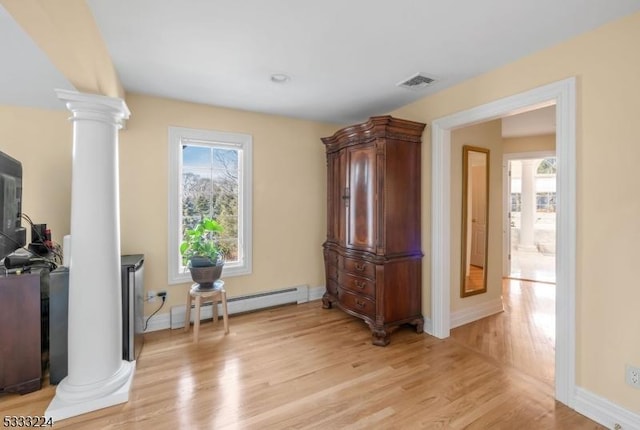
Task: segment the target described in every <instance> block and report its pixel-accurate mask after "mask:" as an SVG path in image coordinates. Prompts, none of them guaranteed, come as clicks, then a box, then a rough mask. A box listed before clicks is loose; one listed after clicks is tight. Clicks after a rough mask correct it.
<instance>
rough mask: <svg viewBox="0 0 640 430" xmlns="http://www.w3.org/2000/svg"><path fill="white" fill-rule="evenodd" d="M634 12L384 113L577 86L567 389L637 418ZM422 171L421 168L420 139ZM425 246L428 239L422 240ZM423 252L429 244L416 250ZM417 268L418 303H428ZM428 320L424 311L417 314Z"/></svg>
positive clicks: (639, 150)
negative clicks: (628, 377)
mask: <svg viewBox="0 0 640 430" xmlns="http://www.w3.org/2000/svg"><path fill="white" fill-rule="evenodd" d="M638 40H640V13H636V14H633V15H631V16H628V17H626V18H623V19H621V20H618V21H616V22H613V23H610V24H608V25H605V26H603V27H601V28H598V29H596V30H594V31H592V32H589V33H587V34H584V35H582V36H579V37H576V38H574V39H571V40H569V41H567V42H565V43H561V44H559V45H556V46H554V47H551V48H549V49H546V50H543V51H541V52H539V53H536V54H533V55H530V56H528V57H525V58H523V59H521V60H519V61H516V62H514V63H511V64H508V65H506V66H503V67H500V68H499V69H496V70H494V71H491V72H488V73H486V74H484V75H482V76H479V77H477V78H475V79H470V80H468V81H466V82H464V83H462V84H460V85H457V86H454V87H452V88H449V89H447V90H444V91H441V92H439V93H437V94H435V95H432V96H430V97H426V98H424V99H422V100H419V101H418V102H415V103H413V104H411V105H408V106H405V107H404V108H401V109H398V110H396V111H394V112H393V114H394V115H396V116H398V117H401V118H407V119H411V120H416V121H423V122H427V123H431V122H432V121H433V120H434V119H437V118H440V117H444V116H447V115H450V114H453V113H456V112H460V111H463V110H466V109H469V108H472V107H475V106H479V105H482V104H485V103H488V102H491V101H494V100H497V99H500V98H502V97H506V96H510V95H513V94H517V93H520V92H523V91H527V90H529V89H531V88H535V87H539V86H542V85H545V84H548V83H551V82H556V81H559V80H562V79H565V78H567V77H570V76H575V77H576V78H577V118H576V122H577V130H576V132H577V145H576V146H577V148H576V150H577V154H576V157H577V162H576V168H577V195H576V203H577V214H578V217H577V225H576V231H577V261H576V265H577V269H576V270H577V273H576V319H577V321H576V325H577V333H576V368H577V374H576V382H577V384H578V385H579V386H581V387H584V388H585V389H587V390H588V391H590V392H592V393H594V394H596V395H598V396H601V397H604V398H605V399H608V400H609V401H611V402H614V403H616V404H618V405H620V406H622V407H625V408H627V409H628V410H630V411H633V412H635V413H640V390H637V389H633V388H631V387H630V386H628V385H626V384H625V382H624V372H625V364H627V363H630V364H634V365H636V366H640V342H639V341H638V333H640V318H638V316H637V315H638V312H637V304H638V303H640V288H639V287H638V281H637V279H638V275H637V272H636V270H635V268H636V266H637V262H636V260H637V244H638V241H639V240H640V223H638V222H637V220H638V217H639V216H640V198H639V197H638V192H637V188H638V178H637V170H638V166H637V164H638V160H639V159H640V145H638V131H637V121H638V115H639V110H638V100H640V78H639V77H640V50H639V49H638V48H637V43H636V42H637V41H638ZM424 138H425V146H424V150H423V154H425V156H424V157H425V158H424V172H425V173H426V172H429V166H430V164H431V156H430V151H431V145H430V139H431V136H430V135H429V133H428V132H426V133H425V136H424ZM423 177H424V178H426V179H425V181H424V184H423V185H424V188H423V190H424V194H423V202H424V208H423V209H424V210H423V214H425V215H424V219H423V225H424V226H425V227H426V228H427V229H428V226H429V225H430V220H429V218H428V216H429V213H430V207H429V205H430V201H431V198H430V186H431V184H430V181H429V180H428V178H429V175H428V174H425V175H423ZM425 239H428V234H426V235H425ZM423 243H424V244H425V247H427V248H428V246H429V242H428V241H427V242H423ZM428 260H429V259H428V258H427V259H425V265H424V279H425V280H426V282H425V287H424V291H423V296H425V297H429V295H430V294H431V291H430V287H429V284H428V280H429V279H430V266H429V264H428ZM424 310H425V312H426V313H428V312H429V308H428V307H425V308H424Z"/></svg>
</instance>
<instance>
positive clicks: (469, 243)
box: [460, 145, 489, 297]
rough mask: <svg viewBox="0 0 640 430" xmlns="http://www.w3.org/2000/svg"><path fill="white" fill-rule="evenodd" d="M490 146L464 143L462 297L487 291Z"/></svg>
mask: <svg viewBox="0 0 640 430" xmlns="http://www.w3.org/2000/svg"><path fill="white" fill-rule="evenodd" d="M488 191H489V150H488V149H486V148H478V147H474V146H468V145H465V146H463V147H462V247H461V249H462V260H461V261H462V264H461V276H460V279H461V283H460V284H461V285H460V297H467V296H472V295H474V294H480V293H484V292H486V291H487V249H488V243H487V237H488V225H489V192H488Z"/></svg>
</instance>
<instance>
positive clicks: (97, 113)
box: [55, 90, 131, 128]
mask: <svg viewBox="0 0 640 430" xmlns="http://www.w3.org/2000/svg"><path fill="white" fill-rule="evenodd" d="M55 91H56V94H57V95H58V98H59V99H60V100H62V101H63V102H65V104H66V106H67V109H69V111H71V113H72V114H73V116H72V117H71V118H69V119H70V120H72V121H75V120H93V121H101V122H107V123H109V124H114V125H116V126H117V127H118V128H122V127H124V122H125V120H127V119H128V118H129V116H130V115H131V112H130V111H129V108H128V107H127V104H126V103H125V101H124V100H122V99H119V98H114V97H108V96H103V95H99V94H87V93H81V92H78V91H69V90H55Z"/></svg>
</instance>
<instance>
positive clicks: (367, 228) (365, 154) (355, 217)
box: [347, 145, 377, 252]
mask: <svg viewBox="0 0 640 430" xmlns="http://www.w3.org/2000/svg"><path fill="white" fill-rule="evenodd" d="M348 163H349V165H348V171H349V182H348V185H347V186H348V197H349V198H348V204H349V208H348V211H347V214H348V217H347V226H348V229H347V246H349V247H351V248H354V249H359V250H362V251H370V252H375V247H376V228H377V211H376V201H377V190H376V185H377V172H376V170H377V169H376V168H377V164H376V147H375V145H367V146H359V147H352V148H349V149H348Z"/></svg>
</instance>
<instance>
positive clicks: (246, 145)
mask: <svg viewBox="0 0 640 430" xmlns="http://www.w3.org/2000/svg"><path fill="white" fill-rule="evenodd" d="M168 142H169V145H168V146H169V183H168V190H169V196H168V200H169V223H168V224H169V226H168V239H169V240H168V249H167V252H168V258H167V262H168V277H169V280H168V282H169V284H183V283H187V282H192V281H191V275H190V274H189V272H188V271H184V272H182V271H181V270H180V268H181V267H182V256H181V255H180V250H179V247H180V243H181V242H182V237H180V226H181V225H182V210H181V209H182V208H181V205H182V195H181V192H182V187H181V186H180V184H181V178H182V151H181V147H182V145H183V144H188V143H212V144H215V145H216V146H219V147H225V146H227V147H232V148H234V149H238V150H239V152H240V157H239V164H240V165H239V168H240V175H239V184H238V185H239V198H238V202H239V204H240V207H239V208H238V211H239V216H238V222H239V224H240V225H239V226H238V233H239V235H240V237H239V244H238V246H239V249H238V251H239V254H240V255H241V261H240V262H239V263H234V264H229V263H225V265H224V269H223V271H222V276H223V277H227V278H228V277H233V276H241V275H248V274H250V273H251V270H252V266H251V255H252V246H251V245H252V228H251V226H252V225H253V223H252V213H253V210H252V200H253V199H252V196H253V193H252V183H253V181H252V171H253V139H252V137H251V135H248V134H241V133H228V132H221V131H215V130H199V129H193V128H184V127H169V139H168Z"/></svg>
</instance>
